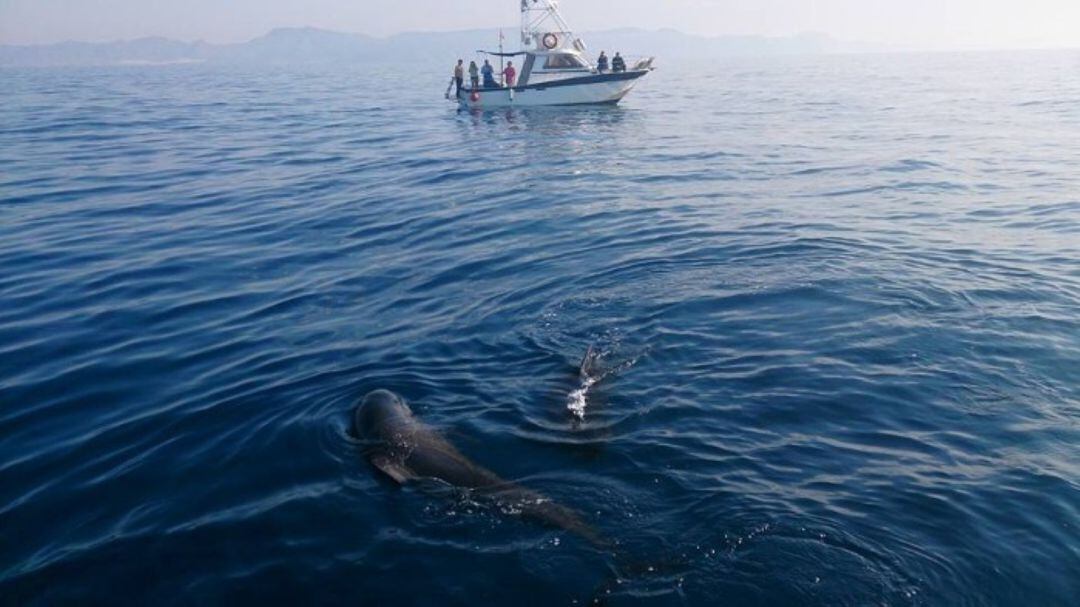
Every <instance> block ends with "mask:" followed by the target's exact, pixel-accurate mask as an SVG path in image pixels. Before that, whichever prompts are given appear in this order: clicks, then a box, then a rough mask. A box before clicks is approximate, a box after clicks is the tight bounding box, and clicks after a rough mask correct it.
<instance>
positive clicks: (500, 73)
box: [499, 28, 506, 86]
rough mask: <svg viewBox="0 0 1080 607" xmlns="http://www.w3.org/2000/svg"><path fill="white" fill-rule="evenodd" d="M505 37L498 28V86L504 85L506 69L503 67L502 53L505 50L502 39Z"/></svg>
mask: <svg viewBox="0 0 1080 607" xmlns="http://www.w3.org/2000/svg"><path fill="white" fill-rule="evenodd" d="M505 39H506V36H503V31H502V29H501V28H500V29H499V85H500V86H506V76H505V75H504V74H505V72H506V70H505V69H503V53H504V52H505V51H503V40H505Z"/></svg>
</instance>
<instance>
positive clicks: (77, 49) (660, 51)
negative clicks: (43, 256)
mask: <svg viewBox="0 0 1080 607" xmlns="http://www.w3.org/2000/svg"><path fill="white" fill-rule="evenodd" d="M504 31H506V32H510V31H512V30H510V29H509V28H508V29H507V30H504ZM583 37H584V38H585V40H586V41H587V42H588V43H589V46H590V47H591V49H594V50H595V51H596V52H599V50H600V49H620V50H623V51H624V52H629V53H630V54H649V55H658V56H662V57H665V58H666V59H669V60H670V59H678V58H690V57H715V56H730V55H792V54H796V55H801V54H823V53H853V52H875V51H887V50H895V49H889V48H886V47H882V46H880V45H869V44H859V43H850V42H841V41H837V40H835V39H833V38H831V37H830V36H828V35H826V34H818V33H805V34H799V35H796V36H788V37H774V38H770V37H764V36H716V37H705V36H695V35H691V34H685V33H682V32H678V31H675V30H670V29H664V30H643V29H633V28H630V29H617V30H605V31H598V32H588V33H584V34H583ZM497 39H498V30H468V31H457V32H412V33H403V34H397V35H395V36H391V37H388V38H374V37H371V36H365V35H363V34H351V33H345V32H335V31H329V30H322V29H315V28H282V29H276V30H273V31H271V32H269V33H268V34H266V35H264V36H261V37H259V38H255V39H253V40H250V41H248V42H243V43H239V44H212V43H207V42H201V41H199V42H183V41H179V40H173V39H169V38H160V37H153V38H140V39H136V40H126V41H116V42H61V43H57V44H45V45H21V46H16V45H0V66H6V67H33V66H41V67H46V66H107V65H170V64H177V63H226V64H250V63H255V64H258V63H269V64H282V63H286V64H289V63H346V62H355V61H386V60H399V61H400V60H418V59H429V58H432V57H447V56H458V55H461V54H463V53H466V52H470V51H473V50H476V49H477V48H478V46H482V45H483V44H484V43H485V41H491V45H492V46H494V44H495V41H496V40H497Z"/></svg>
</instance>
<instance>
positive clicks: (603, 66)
mask: <svg viewBox="0 0 1080 607" xmlns="http://www.w3.org/2000/svg"><path fill="white" fill-rule="evenodd" d="M596 71H598V72H600V73H601V74H603V73H604V72H606V71H608V58H607V55H605V54H604V51H600V58H599V59H597V60H596Z"/></svg>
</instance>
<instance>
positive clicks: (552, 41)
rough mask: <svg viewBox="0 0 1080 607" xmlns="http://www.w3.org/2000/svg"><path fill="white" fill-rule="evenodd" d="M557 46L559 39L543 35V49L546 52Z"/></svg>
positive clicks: (554, 36) (551, 35)
mask: <svg viewBox="0 0 1080 607" xmlns="http://www.w3.org/2000/svg"><path fill="white" fill-rule="evenodd" d="M557 46H559V37H558V36H556V35H555V34H544V48H546V49H547V50H549V51H550V50H553V49H554V48H555V47H557Z"/></svg>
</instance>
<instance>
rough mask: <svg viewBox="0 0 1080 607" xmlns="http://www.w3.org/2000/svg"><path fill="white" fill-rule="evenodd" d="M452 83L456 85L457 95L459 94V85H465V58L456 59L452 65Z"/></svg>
mask: <svg viewBox="0 0 1080 607" xmlns="http://www.w3.org/2000/svg"><path fill="white" fill-rule="evenodd" d="M454 84H456V85H457V96H458V97H460V96H461V87H463V86H465V60H464V59H458V60H457V65H455V66H454Z"/></svg>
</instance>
